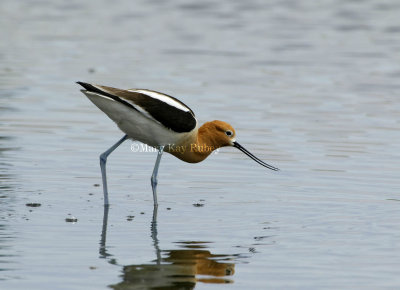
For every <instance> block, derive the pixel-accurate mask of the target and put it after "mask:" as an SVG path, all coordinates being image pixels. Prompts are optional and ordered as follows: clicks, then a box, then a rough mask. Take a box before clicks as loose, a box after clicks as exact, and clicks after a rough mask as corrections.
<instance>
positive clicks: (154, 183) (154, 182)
mask: <svg viewBox="0 0 400 290" xmlns="http://www.w3.org/2000/svg"><path fill="white" fill-rule="evenodd" d="M163 152H164V146H160V147H159V148H158V154H157V160H156V164H155V165H154V170H153V174H152V175H151V179H150V180H151V187H152V188H153V200H154V208H157V207H158V202H157V183H158V182H157V174H158V167H159V166H160V161H161V156H162V154H163Z"/></svg>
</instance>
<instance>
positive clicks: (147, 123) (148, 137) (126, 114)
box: [82, 91, 198, 146]
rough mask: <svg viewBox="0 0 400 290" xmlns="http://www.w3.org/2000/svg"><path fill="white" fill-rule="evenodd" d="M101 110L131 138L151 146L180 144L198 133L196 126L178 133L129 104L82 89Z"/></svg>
mask: <svg viewBox="0 0 400 290" xmlns="http://www.w3.org/2000/svg"><path fill="white" fill-rule="evenodd" d="M82 92H83V93H84V94H85V95H86V96H87V97H88V98H89V100H91V101H92V102H93V104H95V105H96V106H97V107H98V108H99V109H100V110H102V111H103V112H104V113H106V114H107V116H108V117H110V119H111V120H113V121H114V122H115V123H116V124H117V125H118V127H119V128H120V129H121V130H122V131H123V132H124V133H125V134H127V135H128V136H129V138H131V139H134V140H137V141H140V142H143V143H146V144H148V145H150V146H165V145H169V144H174V145H179V144H182V143H185V141H187V140H190V139H192V138H193V137H194V136H196V135H197V130H198V128H197V127H196V128H195V129H193V130H192V131H190V132H185V133H176V132H174V131H172V130H169V129H167V128H165V127H164V126H162V125H161V124H160V123H158V122H157V121H156V120H154V119H152V118H151V117H150V116H146V115H144V114H143V113H140V112H138V111H136V110H134V109H132V108H129V107H128V106H126V105H124V104H121V103H120V102H117V101H115V100H113V99H111V98H109V97H106V96H102V95H100V94H97V93H93V92H89V91H82Z"/></svg>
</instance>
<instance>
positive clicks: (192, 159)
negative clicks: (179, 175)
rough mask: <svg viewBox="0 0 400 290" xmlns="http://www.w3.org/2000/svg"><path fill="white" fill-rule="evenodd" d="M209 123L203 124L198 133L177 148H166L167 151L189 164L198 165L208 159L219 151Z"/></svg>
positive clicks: (176, 146) (190, 136)
mask: <svg viewBox="0 0 400 290" xmlns="http://www.w3.org/2000/svg"><path fill="white" fill-rule="evenodd" d="M210 130H211V128H210V127H209V126H208V124H207V123H205V124H203V125H202V126H201V127H200V128H199V129H198V130H197V131H194V132H192V134H190V135H188V136H187V138H185V139H184V140H182V142H180V143H179V144H176V145H175V147H171V146H170V147H168V146H167V147H166V148H165V150H166V151H167V152H169V153H171V154H172V155H174V156H175V157H177V158H179V159H181V160H183V161H186V162H189V163H197V162H201V161H203V160H204V159H206V158H207V157H208V156H209V155H210V154H211V153H212V152H213V151H214V150H216V149H218V148H219V147H221V146H219V145H218V142H217V140H216V139H215V138H213V134H211V132H210Z"/></svg>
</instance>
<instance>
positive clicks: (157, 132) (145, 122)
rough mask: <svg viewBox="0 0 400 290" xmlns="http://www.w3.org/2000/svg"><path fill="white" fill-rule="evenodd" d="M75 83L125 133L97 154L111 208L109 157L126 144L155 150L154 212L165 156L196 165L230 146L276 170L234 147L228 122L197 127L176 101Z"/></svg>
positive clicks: (187, 110) (147, 93)
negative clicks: (215, 151)
mask: <svg viewBox="0 0 400 290" xmlns="http://www.w3.org/2000/svg"><path fill="white" fill-rule="evenodd" d="M77 83H78V84H80V85H81V86H82V87H83V88H84V90H82V92H83V93H84V94H85V95H86V96H87V97H88V98H89V100H91V101H92V102H93V103H94V104H95V105H96V106H97V107H98V108H99V109H100V110H102V111H103V112H104V113H106V114H107V116H108V117H110V118H111V120H113V121H114V122H115V123H116V124H117V125H118V127H119V128H120V129H121V130H122V131H123V132H124V133H125V135H124V137H122V138H121V139H120V140H119V141H118V142H117V143H115V144H114V145H113V146H111V147H110V148H109V149H108V150H107V151H105V152H104V153H103V154H101V155H100V168H101V175H102V179H103V192H104V205H108V204H109V201H108V191H107V177H106V162H107V157H108V155H110V154H111V152H113V151H114V150H115V149H116V148H117V147H118V146H119V145H121V143H122V142H124V141H125V140H127V139H133V140H137V141H140V142H143V143H145V144H148V145H150V146H153V147H155V148H157V149H158V155H157V159H156V164H155V166H154V170H153V174H152V176H151V186H152V189H153V199H154V206H155V207H157V205H158V202H157V173H158V167H159V165H160V160H161V156H162V154H163V152H164V151H166V152H168V153H170V154H172V155H174V156H175V157H177V158H179V159H181V160H182V161H185V162H190V163H197V162H201V161H203V160H204V159H206V158H207V156H208V155H210V154H211V153H212V152H213V151H214V150H216V149H218V148H220V147H224V146H233V147H236V148H238V149H239V150H240V151H242V152H243V153H245V154H246V155H247V156H249V157H250V158H251V159H253V160H254V161H256V162H257V163H259V164H261V165H262V166H264V167H266V168H269V169H271V170H275V171H276V170H279V169H278V168H276V167H274V166H271V165H269V164H267V163H265V162H264V161H262V160H260V159H258V158H257V157H256V156H254V155H253V154H251V153H250V152H249V151H247V150H246V149H245V148H244V147H243V146H241V145H240V144H239V143H238V142H236V139H235V137H236V133H235V130H234V129H233V128H232V126H231V125H229V124H228V123H225V122H222V121H218V120H215V121H212V122H206V123H204V124H203V125H202V126H200V127H199V126H198V123H197V120H196V118H195V115H194V113H193V111H192V110H191V109H190V108H189V107H188V106H186V105H185V104H184V103H182V102H181V101H179V100H177V99H175V98H174V97H171V96H168V95H165V94H162V93H159V92H156V91H151V90H144V89H129V90H122V89H116V88H112V87H106V86H99V85H93V84H88V83H84V82H77Z"/></svg>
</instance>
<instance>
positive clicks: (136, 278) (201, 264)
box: [99, 207, 235, 289]
mask: <svg viewBox="0 0 400 290" xmlns="http://www.w3.org/2000/svg"><path fill="white" fill-rule="evenodd" d="M108 211H109V208H108V207H104V217H103V228H102V233H101V240H100V250H99V252H100V257H101V258H106V259H108V260H109V262H110V263H113V264H114V263H115V259H113V258H111V256H112V255H111V254H109V253H108V252H107V247H106V236H107V221H108ZM151 237H152V239H153V246H154V249H155V256H156V259H155V260H154V261H153V263H148V264H138V265H128V266H124V267H123V275H122V279H123V281H122V282H120V283H118V284H115V285H110V286H109V287H111V288H113V289H194V287H195V285H196V283H197V282H202V283H232V282H233V281H232V280H231V279H228V278H226V277H227V276H232V275H233V274H234V272H235V270H234V269H235V265H234V264H233V263H229V262H231V261H232V260H231V258H232V256H228V255H216V254H212V253H211V252H210V251H208V250H206V249H205V248H206V244H207V242H197V241H187V242H179V243H177V244H178V245H179V246H180V247H181V248H182V249H174V250H161V249H160V247H159V240H158V237H157V208H155V209H154V211H153V219H152V222H151ZM227 261H229V262H227Z"/></svg>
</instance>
